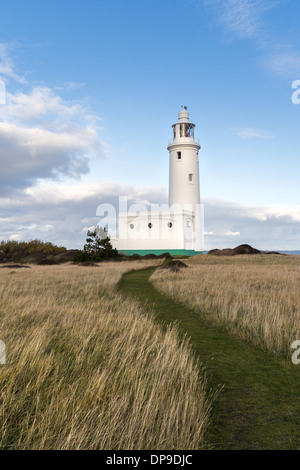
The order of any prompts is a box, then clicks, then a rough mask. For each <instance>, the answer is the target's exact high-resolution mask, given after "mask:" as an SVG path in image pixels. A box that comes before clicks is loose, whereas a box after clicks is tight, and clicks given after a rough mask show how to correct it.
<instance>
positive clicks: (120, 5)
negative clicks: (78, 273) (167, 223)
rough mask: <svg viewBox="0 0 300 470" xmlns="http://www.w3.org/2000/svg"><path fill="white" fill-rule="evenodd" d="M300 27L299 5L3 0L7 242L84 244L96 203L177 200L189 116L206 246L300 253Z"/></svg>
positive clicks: (1, 190) (239, 0)
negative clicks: (171, 185)
mask: <svg viewBox="0 0 300 470" xmlns="http://www.w3.org/2000/svg"><path fill="white" fill-rule="evenodd" d="M299 15H300V2H298V1H295V0H164V1H161V0H143V1H141V0H126V2H125V1H124V0H110V1H109V2H107V1H104V0H85V1H83V0H76V1H74V0H72V1H71V0H63V1H61V0H51V1H48V0H45V1H43V2H41V1H40V0H27V1H26V2H24V0H12V1H11V2H5V3H4V4H2V6H1V19H2V22H1V32H0V164H1V171H0V239H5V240H7V239H13V240H28V239H33V238H39V239H42V240H45V241H46V240H47V241H48V240H49V241H52V242H54V243H57V244H59V245H64V246H67V247H68V248H73V247H74V248H75V247H81V246H82V243H83V242H84V239H85V234H86V230H87V228H89V227H92V226H94V225H96V224H97V223H98V218H97V216H96V210H97V207H98V206H99V204H102V203H113V204H115V205H117V204H118V197H119V195H122V196H126V195H127V196H129V197H130V201H132V202H143V203H146V204H150V203H154V204H157V203H166V202H167V193H168V152H167V149H166V147H167V143H168V140H169V139H170V138H171V137H172V135H171V130H172V129H171V125H172V124H173V123H174V122H175V121H176V120H177V113H178V112H179V110H180V106H181V105H185V106H188V108H189V111H190V116H191V120H192V121H193V122H195V123H196V125H197V127H196V131H197V133H196V137H198V138H199V139H200V141H201V145H202V150H201V157H200V172H201V174H200V179H201V199H202V203H203V204H204V210H205V249H211V248H216V247H220V248H222V247H223V248H224V247H233V246H236V245H238V244H240V243H250V244H252V245H253V246H255V247H257V248H261V249H282V250H296V249H300V191H299V175H300V159H299V124H300V105H299V104H297V103H299V101H300V99H299V98H300V81H299V82H297V80H300V30H299ZM293 87H294V88H293ZM4 89H5V90H6V91H5V90H4ZM292 98H293V99H292Z"/></svg>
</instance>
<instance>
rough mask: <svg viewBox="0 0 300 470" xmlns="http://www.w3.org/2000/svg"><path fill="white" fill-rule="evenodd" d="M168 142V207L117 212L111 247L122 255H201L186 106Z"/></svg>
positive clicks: (195, 149) (195, 144)
mask: <svg viewBox="0 0 300 470" xmlns="http://www.w3.org/2000/svg"><path fill="white" fill-rule="evenodd" d="M172 128H173V138H172V139H171V140H170V141H169V144H168V147H167V149H168V151H169V206H168V209H167V210H166V209H165V208H164V209H163V210H157V209H154V210H153V209H152V208H151V210H147V208H146V207H145V208H142V210H136V204H135V207H134V208H135V210H134V211H132V210H130V209H129V210H127V211H122V212H121V211H120V212H119V216H118V236H117V237H116V238H112V239H111V241H112V243H113V246H114V247H115V248H117V250H118V251H119V252H121V253H124V254H129V255H132V254H140V255H142V256H143V255H146V254H150V253H153V254H156V255H159V254H163V253H166V252H168V253H170V254H173V255H179V254H183V255H188V256H193V255H195V254H199V253H202V249H203V247H202V230H203V226H202V225H203V224H202V221H201V206H200V184H199V150H200V148H201V147H200V143H199V140H198V139H196V138H195V124H193V123H192V122H190V119H189V113H188V110H187V108H186V107H183V109H182V110H181V111H180V112H179V114H178V121H177V122H176V123H175V124H173V126H172Z"/></svg>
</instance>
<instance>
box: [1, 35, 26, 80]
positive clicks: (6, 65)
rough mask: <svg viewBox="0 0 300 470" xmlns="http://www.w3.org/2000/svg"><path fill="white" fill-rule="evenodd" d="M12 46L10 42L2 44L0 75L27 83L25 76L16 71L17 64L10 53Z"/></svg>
mask: <svg viewBox="0 0 300 470" xmlns="http://www.w3.org/2000/svg"><path fill="white" fill-rule="evenodd" d="M11 50H12V46H11V45H9V44H3V43H2V44H0V76H2V78H4V79H5V78H6V79H10V78H11V79H13V80H15V81H16V82H18V83H27V80H26V79H25V77H24V76H22V75H19V74H18V73H17V72H16V71H15V64H14V61H13V60H12V58H11V56H10V53H11Z"/></svg>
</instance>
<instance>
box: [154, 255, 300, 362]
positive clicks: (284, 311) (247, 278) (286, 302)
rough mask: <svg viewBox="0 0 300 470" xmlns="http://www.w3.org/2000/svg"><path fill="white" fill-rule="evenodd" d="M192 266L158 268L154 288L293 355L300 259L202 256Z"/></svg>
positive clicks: (299, 321) (299, 328) (299, 319)
mask: <svg viewBox="0 0 300 470" xmlns="http://www.w3.org/2000/svg"><path fill="white" fill-rule="evenodd" d="M188 264H189V265H190V269H185V270H182V271H181V272H179V273H178V274H172V273H168V274H167V273H166V272H165V271H164V272H163V271H159V270H158V271H157V272H156V273H154V275H153V276H152V278H151V279H152V281H153V283H154V285H155V287H156V288H158V289H160V290H161V291H163V292H165V293H166V294H168V295H170V296H171V297H174V298H175V299H177V300H179V301H180V302H186V303H187V304H188V305H189V306H190V307H192V308H194V309H198V310H201V312H202V315H204V316H205V317H206V318H207V319H208V320H209V321H212V322H214V323H216V324H221V325H225V326H226V327H227V328H228V329H229V330H231V331H232V332H234V333H235V334H237V335H239V336H240V337H242V338H244V339H248V340H251V341H252V342H253V343H254V344H257V345H260V346H262V347H264V348H267V349H268V350H270V351H273V352H275V353H277V354H289V355H290V347H291V343H292V342H293V341H295V340H296V339H299V338H300V257H298V256H278V255H251V256H234V257H215V256H208V255H202V256H201V255H200V256H197V257H195V258H192V259H190V260H189V261H188Z"/></svg>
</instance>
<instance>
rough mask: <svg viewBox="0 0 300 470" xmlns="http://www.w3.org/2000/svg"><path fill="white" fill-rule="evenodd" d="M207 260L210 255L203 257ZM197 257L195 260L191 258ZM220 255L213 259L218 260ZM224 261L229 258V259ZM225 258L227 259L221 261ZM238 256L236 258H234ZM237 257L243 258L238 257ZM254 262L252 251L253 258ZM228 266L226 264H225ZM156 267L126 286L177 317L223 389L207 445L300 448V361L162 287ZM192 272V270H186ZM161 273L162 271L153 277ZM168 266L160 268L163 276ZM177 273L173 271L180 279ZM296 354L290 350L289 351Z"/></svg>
mask: <svg viewBox="0 0 300 470" xmlns="http://www.w3.org/2000/svg"><path fill="white" fill-rule="evenodd" d="M204 259H205V262H208V258H206V257H205V258H204V257H203V260H204ZM192 261H193V262H195V261H197V260H195V259H194V260H190V261H189V262H190V263H191V262H192ZM215 261H216V260H212V262H213V263H215ZM224 261H225V263H226V262H227V261H228V260H224ZM221 262H222V261H221ZM232 262H233V259H232V258H231V263H232ZM234 262H238V263H244V264H245V262H246V260H245V259H244V261H243V260H242V259H241V258H239V259H238V260H237V261H234ZM253 262H255V260H254V258H252V257H251V261H250V257H249V263H250V264H251V263H253ZM225 269H227V266H225ZM153 272H154V269H146V270H143V271H136V272H132V273H128V274H126V275H125V276H123V278H122V280H121V282H120V284H119V288H120V290H121V292H122V293H123V294H124V295H126V296H129V298H131V297H132V296H133V297H135V298H136V299H138V300H139V302H140V303H141V304H142V305H146V306H148V308H149V309H151V310H154V311H155V313H156V315H157V319H158V320H160V321H161V323H162V326H163V327H164V328H166V326H167V325H173V324H174V322H176V323H177V325H178V328H179V332H180V334H181V336H183V335H187V336H188V337H189V338H190V344H191V347H192V348H193V350H194V351H195V354H197V356H198V357H199V358H200V359H201V362H202V363H203V365H204V366H205V369H206V377H207V389H208V390H216V389H219V390H221V391H220V393H218V394H217V395H216V396H215V398H214V400H213V402H212V409H211V416H210V426H209V430H208V431H209V432H207V433H206V438H207V447H210V448H214V449H223V450H228V449H231V450H233V449H235V450H241V449H256V450H267V449H277V450H278V449H282V450H283V449H285V450H292V449H300V430H299V415H300V400H299V387H300V377H299V367H300V366H296V365H294V364H293V363H292V362H291V357H288V358H286V357H285V356H281V355H279V354H274V353H273V351H268V350H266V349H265V348H263V347H261V346H260V345H258V346H256V345H255V344H253V342H251V341H250V340H245V339H243V337H241V336H239V335H238V334H230V333H229V331H228V328H226V327H225V325H224V324H223V323H222V322H216V321H214V320H213V316H210V315H206V314H205V312H203V311H201V310H200V309H199V308H198V307H197V308H193V307H189V305H188V303H187V302H185V301H183V302H179V301H177V300H176V296H175V295H173V298H172V297H170V296H169V295H166V294H165V293H164V292H163V291H162V290H160V291H158V290H157V289H156V288H154V286H153V282H150V281H149V279H150V280H151V276H153ZM183 272H184V273H185V276H187V274H186V273H187V270H184V271H183ZM156 276H158V273H157V274H156V273H155V274H154V276H153V277H156ZM169 276H170V274H169V273H168V271H163V273H162V274H159V277H160V278H161V280H160V281H159V283H160V282H163V278H164V277H166V278H168V277H169ZM177 277H182V274H181V273H180V272H179V273H176V274H174V275H173V274H172V279H173V281H174V283H175V284H176V282H177V281H176V280H177ZM290 354H291V352H290Z"/></svg>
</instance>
